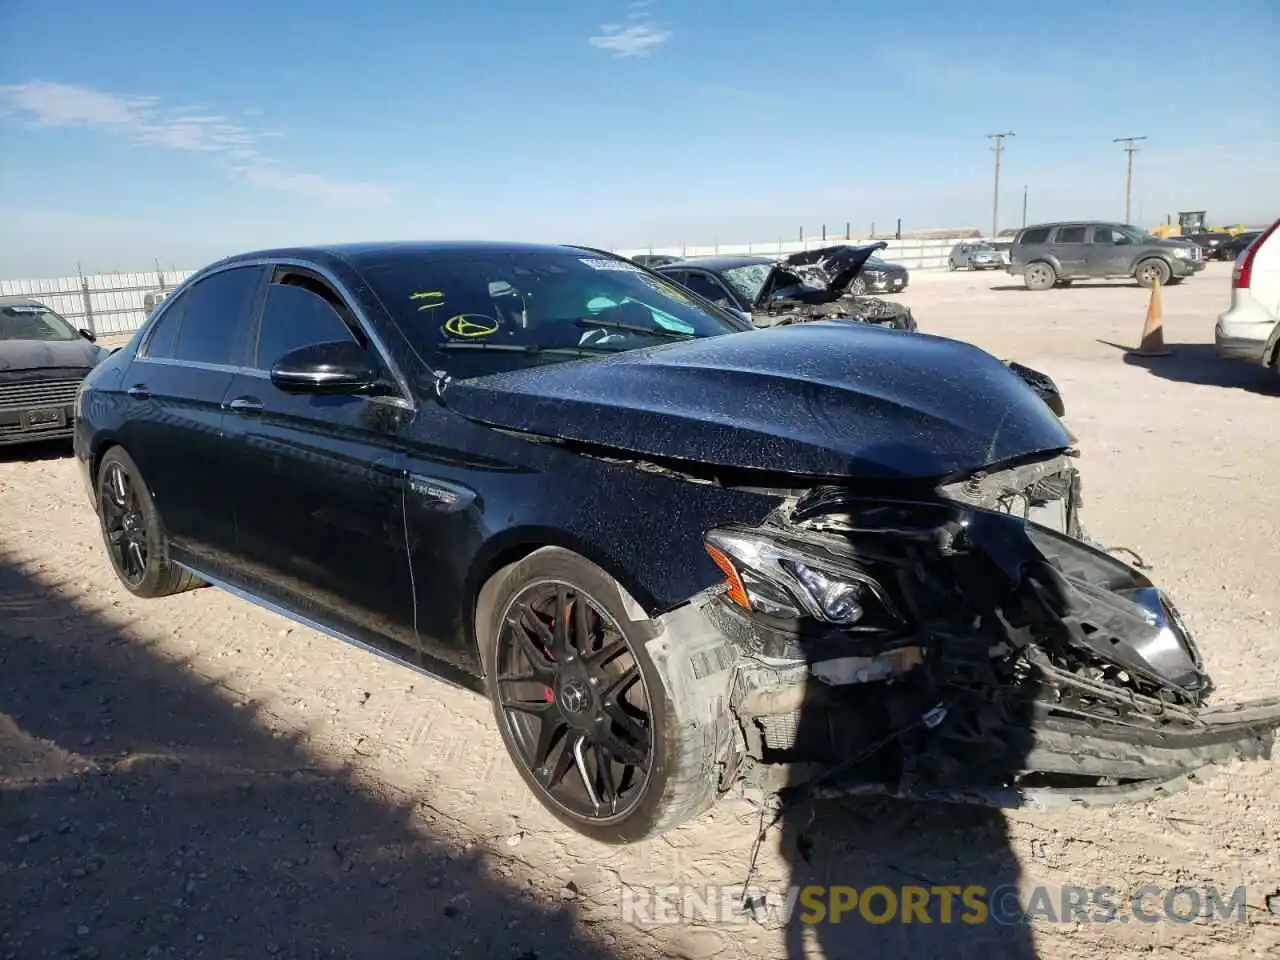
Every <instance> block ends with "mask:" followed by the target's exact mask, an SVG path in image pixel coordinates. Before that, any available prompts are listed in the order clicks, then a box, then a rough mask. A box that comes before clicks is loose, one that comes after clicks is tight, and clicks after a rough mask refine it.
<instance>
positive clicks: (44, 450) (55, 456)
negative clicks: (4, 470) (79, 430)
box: [0, 439, 75, 463]
mask: <svg viewBox="0 0 1280 960" xmlns="http://www.w3.org/2000/svg"><path fill="white" fill-rule="evenodd" d="M74 455H75V450H74V449H73V448H72V446H71V441H70V439H67V440H38V441H36V442H35V443H22V444H17V443H15V444H13V445H8V444H6V445H5V446H3V447H0V463H21V462H23V461H26V462H28V463H34V462H36V461H37V460H65V459H67V458H68V457H72V456H74Z"/></svg>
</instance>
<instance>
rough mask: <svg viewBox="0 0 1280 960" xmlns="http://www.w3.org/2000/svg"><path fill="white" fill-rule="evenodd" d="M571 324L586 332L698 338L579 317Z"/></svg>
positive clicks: (656, 329)
mask: <svg viewBox="0 0 1280 960" xmlns="http://www.w3.org/2000/svg"><path fill="white" fill-rule="evenodd" d="M573 322H574V323H575V324H576V325H577V326H579V327H582V328H584V329H587V330H621V331H622V332H624V333H641V334H645V335H647V336H650V337H665V338H666V339H668V340H696V339H697V338H698V336H697V334H694V333H681V332H680V331H679V330H664V329H663V328H662V327H641V326H637V325H635V324H632V323H615V322H614V321H612V320H597V319H596V318H595V317H581V318H579V319H577V320H575V321H573Z"/></svg>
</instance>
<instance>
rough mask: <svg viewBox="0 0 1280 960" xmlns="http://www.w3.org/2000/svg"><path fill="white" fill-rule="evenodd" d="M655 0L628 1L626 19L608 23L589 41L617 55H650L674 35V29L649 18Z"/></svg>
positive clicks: (598, 47) (588, 41)
mask: <svg viewBox="0 0 1280 960" xmlns="http://www.w3.org/2000/svg"><path fill="white" fill-rule="evenodd" d="M652 2H653V0H632V2H631V3H628V4H627V22H626V23H606V24H604V25H602V26H601V27H600V33H598V34H597V35H596V36H594V37H589V38H588V39H587V43H589V44H591V46H593V47H596V48H597V49H599V50H606V51H608V52H610V53H612V54H613V55H614V56H615V57H647V56H648V55H649V54H651V53H653V51H655V50H657V49H658V48H659V47H660V46H662V45H663V44H664V43H666V42H667V41H668V40H670V39H671V31H670V30H668V29H667V28H666V27H660V26H657V25H656V24H654V23H653V22H651V21H650V20H649V7H650V5H651V4H652Z"/></svg>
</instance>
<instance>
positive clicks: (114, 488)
mask: <svg viewBox="0 0 1280 960" xmlns="http://www.w3.org/2000/svg"><path fill="white" fill-rule="evenodd" d="M97 507H98V519H99V521H100V523H101V526H102V540H103V543H104V544H105V545H106V548H107V555H108V556H109V557H110V558H111V566H112V567H113V568H114V569H115V572H116V577H117V578H118V579H119V580H120V582H121V583H122V584H124V587H125V589H126V590H128V591H129V592H130V593H132V594H133V595H134V596H136V597H144V598H147V599H152V598H155V597H168V596H172V595H173V594H175V593H183V592H185V591H187V590H191V589H194V588H195V587H199V586H203V582H202V581H200V580H199V579H197V578H196V577H195V576H193V575H192V574H190V573H188V572H187V571H186V570H184V569H182V568H181V567H179V566H177V565H176V564H174V563H172V562H171V561H170V560H169V544H168V540H167V539H166V537H165V532H164V522H163V521H162V520H161V519H160V512H159V511H158V510H157V509H156V505H155V501H154V500H153V499H152V497H151V491H150V490H149V489H148V488H147V485H146V483H145V481H143V479H142V474H141V472H140V471H139V470H138V466H137V464H135V463H134V462H133V459H132V458H131V457H130V456H129V454H127V453H125V451H124V449H123V448H122V447H112V448H111V449H110V450H108V451H107V452H106V454H105V455H104V456H103V458H102V462H101V463H100V464H99V465H98V482H97Z"/></svg>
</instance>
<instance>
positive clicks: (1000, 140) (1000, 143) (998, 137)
mask: <svg viewBox="0 0 1280 960" xmlns="http://www.w3.org/2000/svg"><path fill="white" fill-rule="evenodd" d="M1012 136H1014V132H1013V131H1012V130H1007V131H1005V132H1004V133H988V134H987V139H988V140H991V141H993V143H992V145H991V149H992V150H993V151H994V152H995V155H996V182H995V187H994V188H993V190H992V192H991V236H993V237H994V236H996V235H997V234H998V233H999V232H1000V160H1001V158H1002V157H1003V156H1004V138H1005V137H1012Z"/></svg>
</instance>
